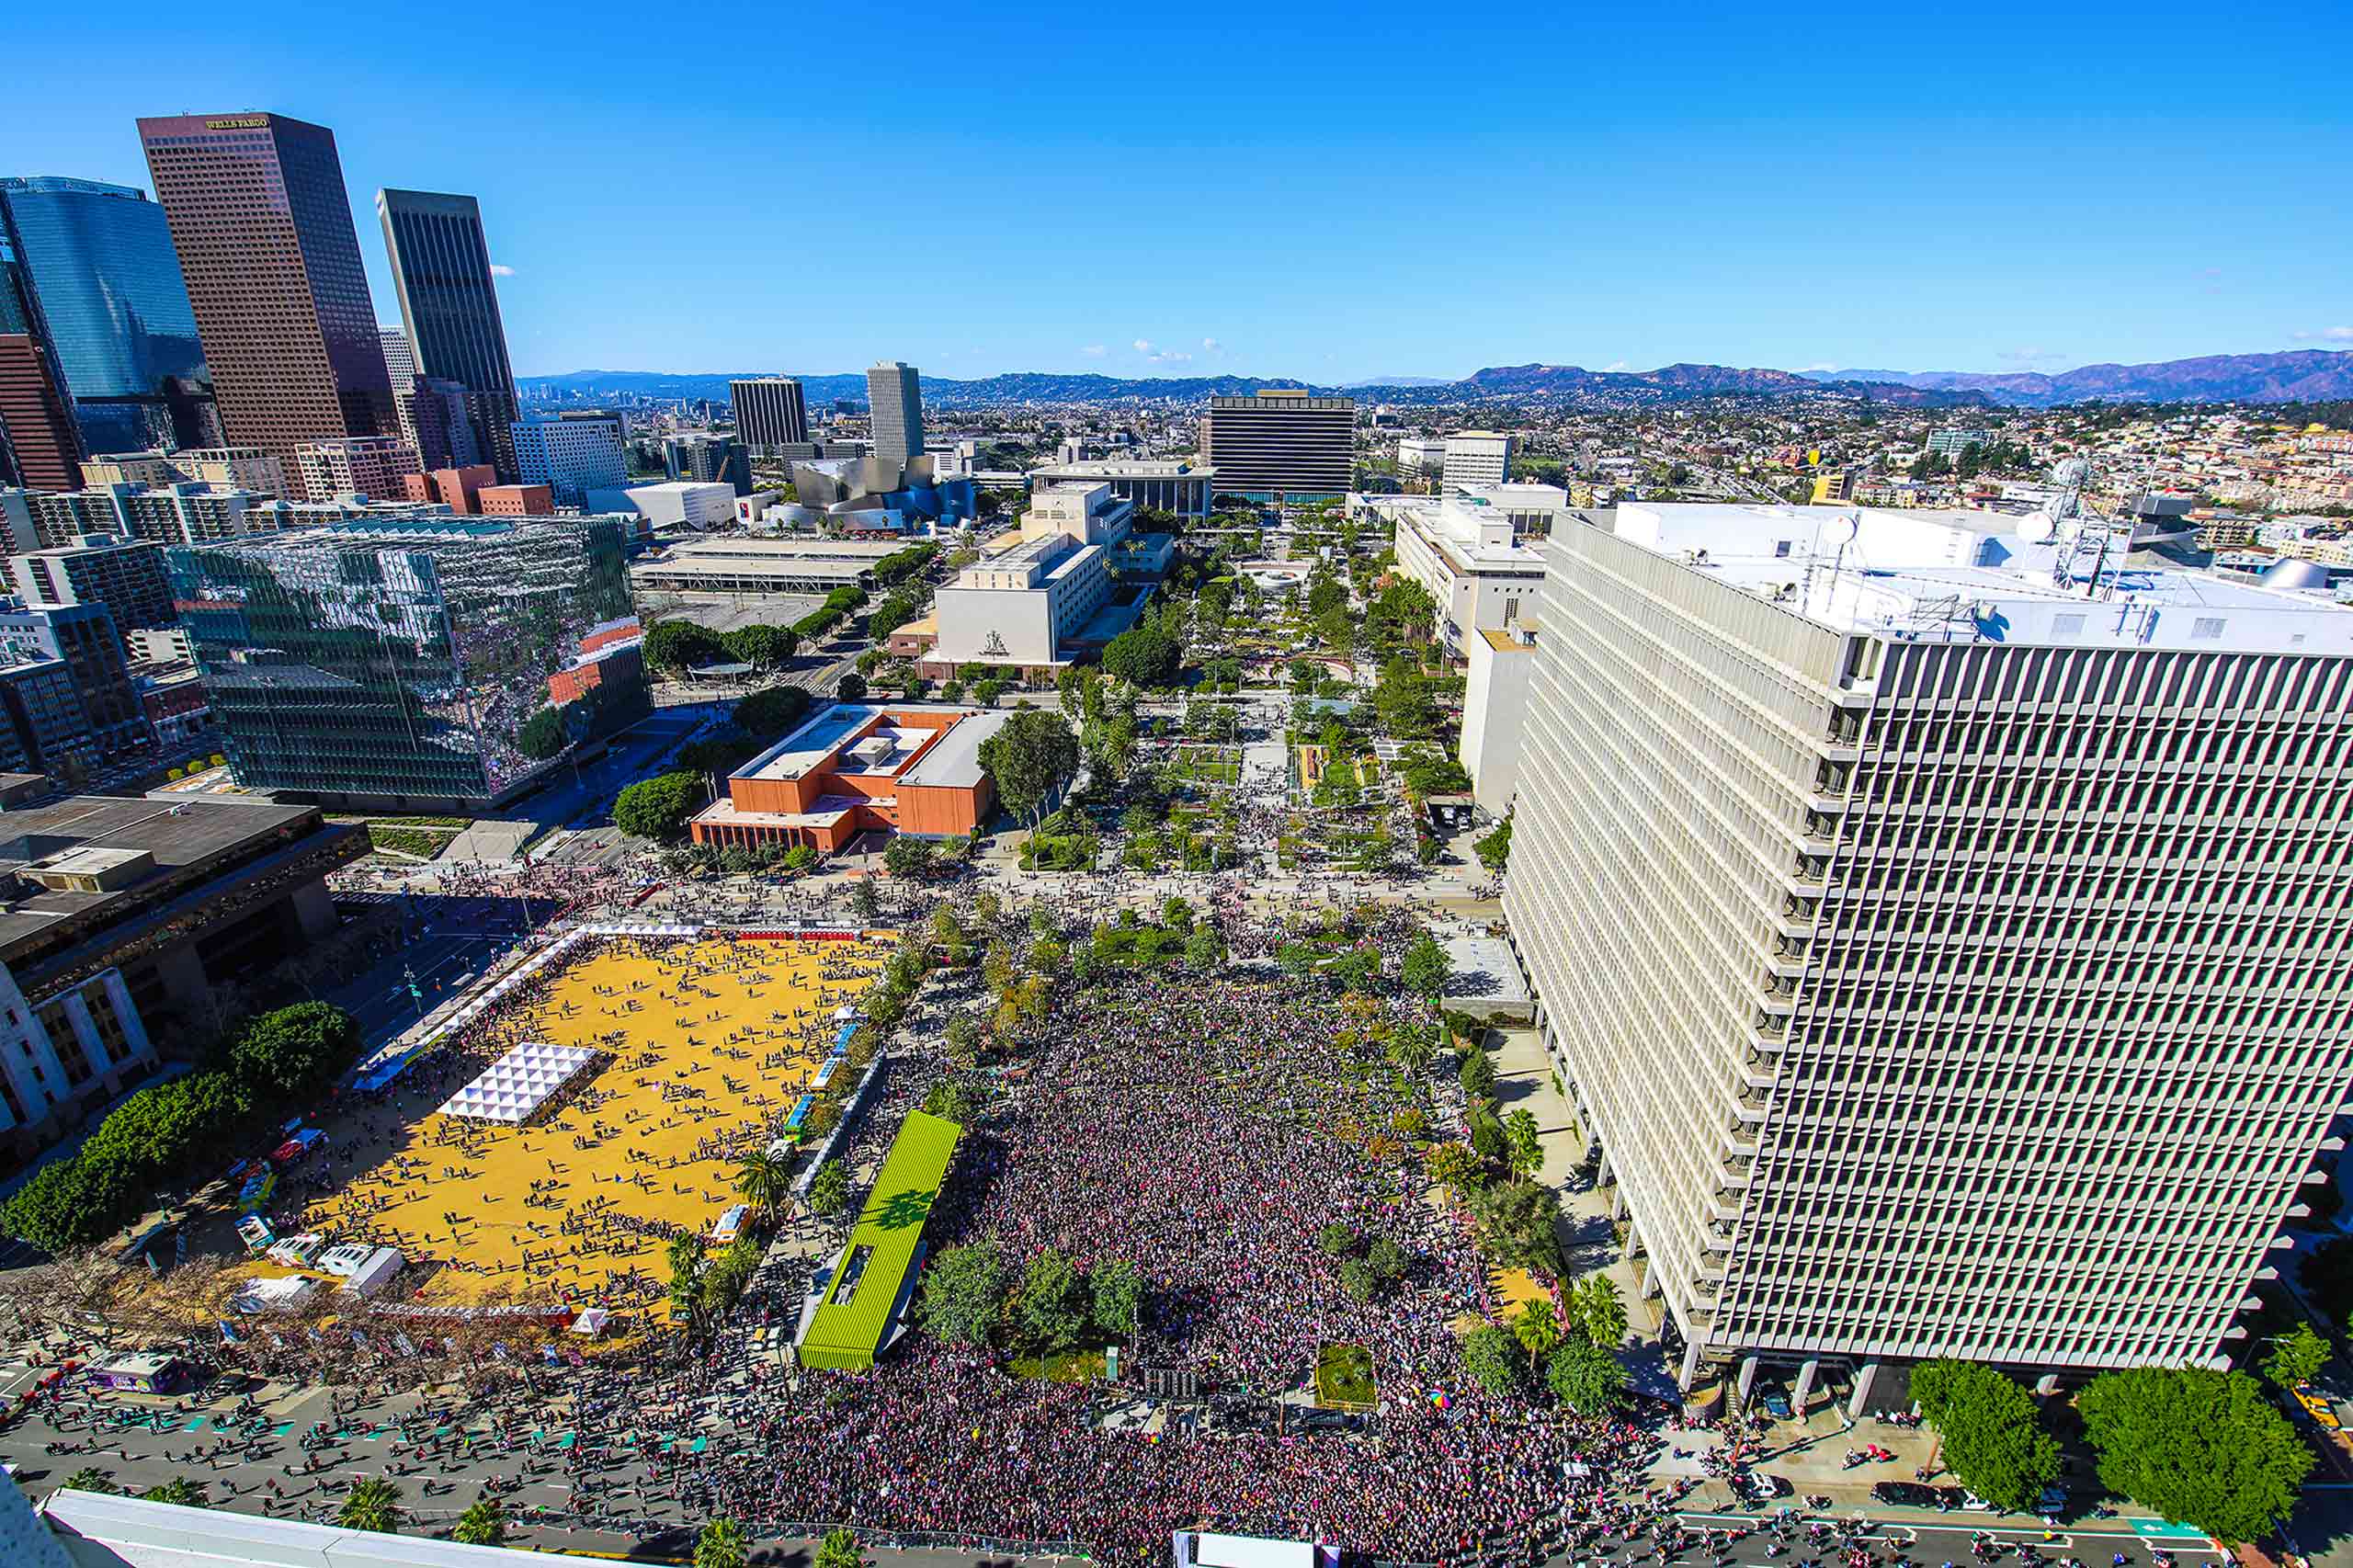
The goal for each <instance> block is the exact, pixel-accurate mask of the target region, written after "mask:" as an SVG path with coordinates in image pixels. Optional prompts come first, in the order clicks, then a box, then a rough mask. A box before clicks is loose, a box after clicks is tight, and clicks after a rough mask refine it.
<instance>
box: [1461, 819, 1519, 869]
mask: <svg viewBox="0 0 2353 1568" xmlns="http://www.w3.org/2000/svg"><path fill="white" fill-rule="evenodd" d="M1471 850H1472V853H1473V854H1475V855H1476V856H1478V857H1479V864H1481V865H1482V866H1484V867H1485V868H1486V869H1487V874H1488V875H1489V876H1491V877H1494V876H1501V875H1502V874H1503V869H1504V867H1505V865H1506V863H1507V862H1508V861H1509V860H1510V859H1511V818H1509V817H1506V818H1504V820H1503V821H1502V822H1500V823H1498V824H1495V831H1494V832H1493V833H1490V834H1488V835H1486V836H1485V837H1483V838H1482V839H1479V840H1478V841H1477V842H1476V843H1474V844H1472V846H1471Z"/></svg>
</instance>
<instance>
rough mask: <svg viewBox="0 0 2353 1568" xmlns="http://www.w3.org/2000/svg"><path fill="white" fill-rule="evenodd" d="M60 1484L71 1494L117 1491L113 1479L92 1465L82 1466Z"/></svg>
mask: <svg viewBox="0 0 2353 1568" xmlns="http://www.w3.org/2000/svg"><path fill="white" fill-rule="evenodd" d="M61 1484H63V1486H64V1487H65V1488H66V1489H67V1490H68V1491H71V1492H105V1493H112V1492H115V1491H118V1490H119V1488H118V1487H117V1486H116V1485H115V1483H114V1477H112V1476H110V1475H108V1473H107V1472H106V1471H102V1470H99V1469H97V1467H95V1466H92V1465H84V1466H83V1467H82V1468H81V1469H80V1470H77V1471H74V1473H73V1474H71V1475H69V1476H67V1477H66V1478H65V1480H64V1481H63V1483H61Z"/></svg>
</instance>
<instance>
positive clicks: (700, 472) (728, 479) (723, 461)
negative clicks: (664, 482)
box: [662, 434, 752, 495]
mask: <svg viewBox="0 0 2353 1568" xmlns="http://www.w3.org/2000/svg"><path fill="white" fill-rule="evenodd" d="M662 468H663V472H665V474H667V475H668V476H669V477H670V478H672V479H691V480H695V481H698V482H699V483H705V484H732V485H733V486H734V487H735V494H738V495H749V494H751V493H752V458H751V454H750V453H748V452H746V451H745V449H744V447H743V443H742V442H740V441H737V440H735V439H733V437H726V436H710V435H699V434H689V435H685V436H666V437H663V440H662Z"/></svg>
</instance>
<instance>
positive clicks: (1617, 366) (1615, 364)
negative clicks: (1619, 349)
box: [1601, 359, 1633, 376]
mask: <svg viewBox="0 0 2353 1568" xmlns="http://www.w3.org/2000/svg"><path fill="white" fill-rule="evenodd" d="M1631 369H1633V367H1632V366H1631V365H1629V364H1628V363H1626V361H1624V360H1623V359H1612V360H1611V361H1609V363H1608V364H1607V365H1604V366H1603V367H1601V373H1602V374H1603V375H1605V376H1606V375H1608V374H1609V373H1610V372H1612V371H1615V370H1631Z"/></svg>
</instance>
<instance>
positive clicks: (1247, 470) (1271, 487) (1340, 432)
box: [1201, 387, 1357, 501]
mask: <svg viewBox="0 0 2353 1568" xmlns="http://www.w3.org/2000/svg"><path fill="white" fill-rule="evenodd" d="M1356 428H1357V403H1356V399H1354V398H1351V397H1313V396H1310V395H1309V394H1308V393H1307V392H1303V391H1301V390H1298V389H1294V388H1288V387H1265V388H1262V389H1260V391H1259V392H1258V393H1257V395H1256V396H1255V397H1213V398H1211V399H1210V407H1209V412H1208V413H1207V414H1204V415H1201V460H1203V461H1204V462H1206V463H1209V464H1210V465H1211V467H1213V468H1215V469H1216V470H1217V487H1218V492H1219V494H1227V493H1229V492H1230V493H1232V494H1237V495H1246V496H1250V497H1252V498H1254V499H1259V500H1274V499H1277V498H1288V499H1290V500H1294V501H1304V500H1311V499H1313V498H1316V497H1323V496H1335V495H1345V494H1347V491H1348V488H1349V485H1350V483H1351V482H1352V481H1353V479H1354V477H1355V472H1356Z"/></svg>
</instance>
